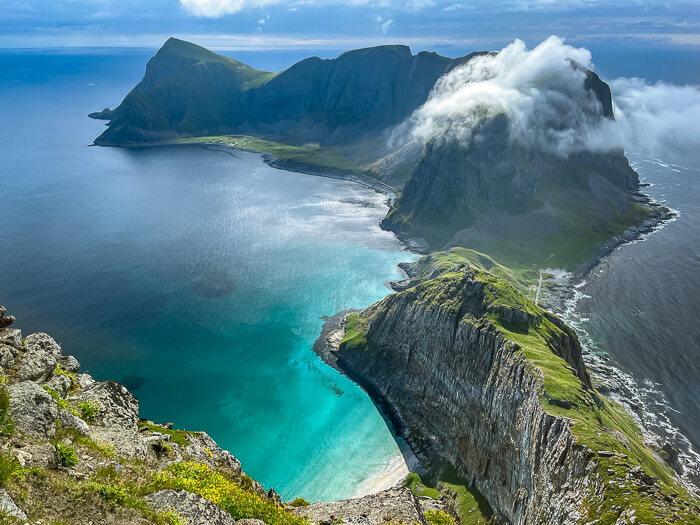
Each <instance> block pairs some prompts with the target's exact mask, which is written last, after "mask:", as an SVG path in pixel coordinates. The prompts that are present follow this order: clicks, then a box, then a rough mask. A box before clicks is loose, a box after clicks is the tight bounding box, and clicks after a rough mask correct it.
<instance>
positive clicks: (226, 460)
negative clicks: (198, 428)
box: [183, 432, 265, 494]
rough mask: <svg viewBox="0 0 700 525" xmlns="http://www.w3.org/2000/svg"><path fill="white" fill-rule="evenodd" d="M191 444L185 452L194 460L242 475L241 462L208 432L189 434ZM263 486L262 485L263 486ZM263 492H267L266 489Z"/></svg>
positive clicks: (185, 448) (186, 447)
mask: <svg viewBox="0 0 700 525" xmlns="http://www.w3.org/2000/svg"><path fill="white" fill-rule="evenodd" d="M188 440H189V442H190V444H189V445H186V446H185V447H184V449H183V452H184V453H185V454H186V455H187V457H189V458H190V459H191V460H192V461H197V462H199V463H204V464H205V465H209V466H211V467H214V468H222V467H223V468H225V469H228V470H230V471H231V473H232V474H233V475H240V474H241V473H242V472H243V470H242V469H241V462H240V461H238V460H237V459H236V458H235V457H234V456H233V454H231V453H230V452H229V451H228V450H223V449H222V448H221V447H220V446H219V445H218V444H217V443H216V441H214V440H213V439H212V438H211V436H209V434H207V433H206V432H196V433H192V434H190V435H188ZM261 488H262V487H261ZM262 493H263V494H265V491H264V489H263V490H262Z"/></svg>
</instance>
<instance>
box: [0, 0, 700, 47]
mask: <svg viewBox="0 0 700 525" xmlns="http://www.w3.org/2000/svg"><path fill="white" fill-rule="evenodd" d="M551 34H556V35H559V36H562V37H565V38H566V39H567V41H568V42H570V43H572V44H575V45H576V44H578V45H586V44H590V43H596V42H602V41H606V42H609V41H611V40H612V41H615V42H617V43H619V45H622V46H625V45H654V46H658V45H662V46H679V47H688V48H697V49H700V2H698V1H697V0H693V1H686V0H679V1H676V0H667V1H650V0H617V1H615V0H493V1H486V0H460V1H454V0H448V1H441V0H405V1H403V2H400V1H398V0H377V1H370V0H349V1H340V0H296V1H282V0H149V1H147V2H144V1H142V0H60V1H57V0H27V1H20V2H16V1H8V0H0V47H6V48H7V47H20V48H21V47H52V46H56V47H69V46H114V45H119V46H148V47H151V46H159V45H160V44H161V43H162V42H163V41H164V40H165V39H166V38H167V37H168V36H170V35H175V36H179V37H181V38H185V39H189V40H192V41H195V42H197V43H199V44H202V45H205V46H208V47H213V48H217V49H229V50H257V49H287V50H288V49H304V50H313V49H350V48H355V47H362V46H367V45H376V44H382V43H396V42H401V43H406V44H408V45H411V47H412V48H414V50H418V49H434V50H437V51H441V52H444V53H445V54H455V53H458V52H461V51H463V50H471V49H498V48H500V47H502V46H503V45H505V44H507V43H508V42H511V41H512V40H513V39H514V38H516V37H518V38H521V39H523V40H525V42H527V43H528V44H535V43H537V42H539V41H541V40H543V39H544V38H546V37H547V36H549V35H551ZM451 50H452V51H454V53H450V51H451Z"/></svg>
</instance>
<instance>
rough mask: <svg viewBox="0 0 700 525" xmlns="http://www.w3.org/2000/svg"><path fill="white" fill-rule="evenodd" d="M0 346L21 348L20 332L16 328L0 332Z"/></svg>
mask: <svg viewBox="0 0 700 525" xmlns="http://www.w3.org/2000/svg"><path fill="white" fill-rule="evenodd" d="M0 345H9V346H12V347H14V348H19V347H20V346H22V331H21V330H17V329H16V328H5V329H4V330H0Z"/></svg>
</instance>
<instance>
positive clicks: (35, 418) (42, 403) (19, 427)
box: [7, 381, 58, 439]
mask: <svg viewBox="0 0 700 525" xmlns="http://www.w3.org/2000/svg"><path fill="white" fill-rule="evenodd" d="M7 390H8V393H9V396H10V410H9V414H10V418H12V421H13V422H14V424H15V431H16V432H18V433H20V434H23V435H25V436H27V437H29V438H33V439H46V438H52V437H53V436H54V435H55V434H56V419H57V418H58V407H57V405H56V401H55V400H54V399H53V398H52V397H51V395H49V393H48V392H46V390H44V389H43V388H41V387H40V386H39V385H37V384H36V383H34V382H33V381H22V382H21V383H15V384H13V385H10V386H9V387H8V389H7Z"/></svg>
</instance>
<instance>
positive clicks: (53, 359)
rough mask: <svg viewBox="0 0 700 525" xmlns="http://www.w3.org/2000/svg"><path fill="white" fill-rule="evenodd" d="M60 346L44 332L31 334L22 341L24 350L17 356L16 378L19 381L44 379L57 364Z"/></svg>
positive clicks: (39, 380)
mask: <svg viewBox="0 0 700 525" xmlns="http://www.w3.org/2000/svg"><path fill="white" fill-rule="evenodd" d="M60 355H61V347H60V346H59V345H58V344H57V343H56V341H54V340H53V338H52V337H51V336H50V335H48V334H44V333H37V334H31V335H29V336H27V338H26V339H25V341H24V352H20V353H19V355H18V356H17V359H16V361H17V365H16V367H17V372H16V374H17V378H18V379H19V380H20V381H27V380H30V381H38V382H41V381H45V380H46V379H48V378H49V377H50V376H51V374H52V373H53V371H54V370H55V369H56V365H57V364H58V358H59V357H60Z"/></svg>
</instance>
